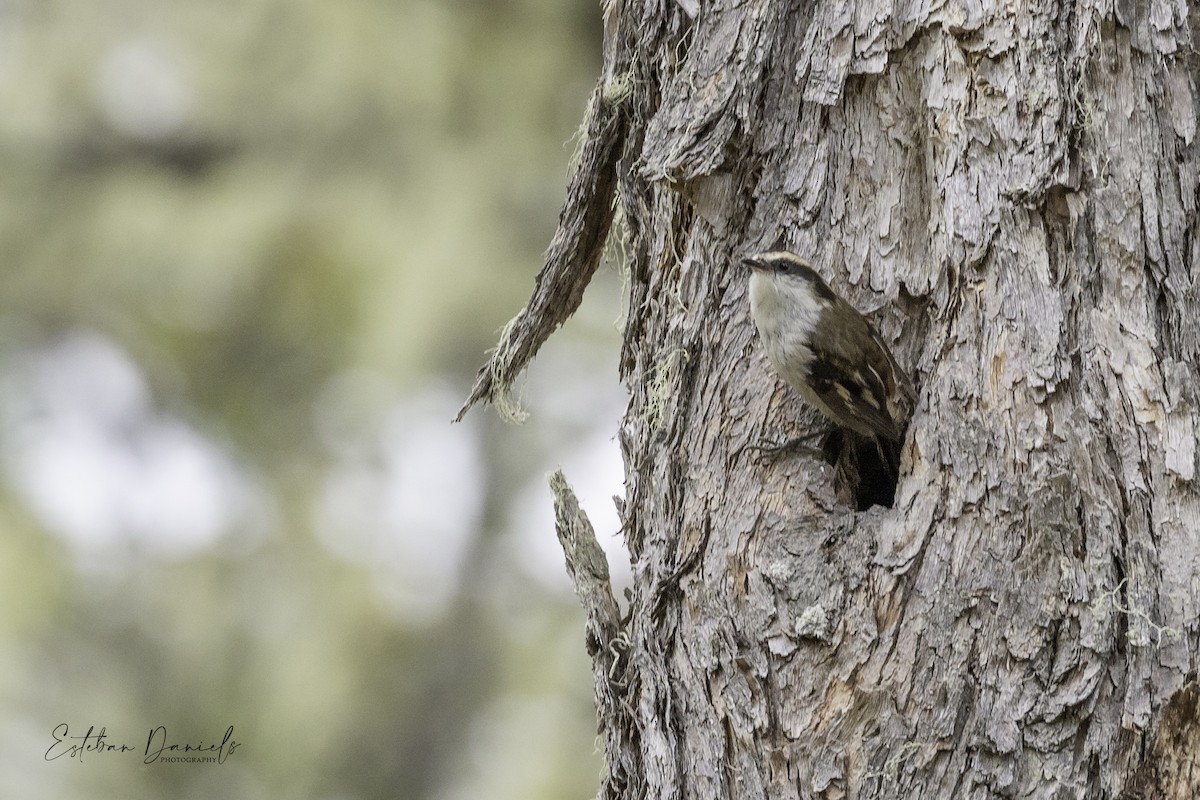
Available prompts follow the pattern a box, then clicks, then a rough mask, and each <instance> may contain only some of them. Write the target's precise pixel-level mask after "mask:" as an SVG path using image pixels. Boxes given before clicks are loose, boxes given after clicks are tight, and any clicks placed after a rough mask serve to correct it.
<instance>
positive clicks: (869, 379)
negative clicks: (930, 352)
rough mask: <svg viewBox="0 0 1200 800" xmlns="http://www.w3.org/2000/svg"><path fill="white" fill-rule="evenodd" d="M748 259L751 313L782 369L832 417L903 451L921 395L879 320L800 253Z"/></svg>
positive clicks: (793, 384)
mask: <svg viewBox="0 0 1200 800" xmlns="http://www.w3.org/2000/svg"><path fill="white" fill-rule="evenodd" d="M742 261H743V263H744V264H745V265H746V266H748V267H749V268H750V270H751V274H750V280H749V295H750V316H751V318H752V319H753V320H754V325H755V327H756V328H757V329H758V334H759V337H760V338H761V340H762V343H763V347H764V349H765V350H766V354H767V360H768V361H770V363H771V365H772V366H773V367H774V368H775V371H776V372H777V373H779V375H780V377H782V378H783V379H784V381H786V382H787V383H788V384H789V385H790V386H791V387H792V388H794V389H795V390H796V391H797V392H799V393H800V396H801V397H802V398H804V400H805V401H807V402H808V403H809V404H810V405H812V406H813V407H815V408H816V409H817V410H818V411H820V412H821V414H823V415H824V416H825V417H827V418H828V419H829V420H831V421H832V422H833V423H835V424H836V425H838V426H840V427H842V428H845V429H848V430H850V431H852V432H854V433H855V434H858V435H859V436H862V437H868V438H875V439H876V440H878V441H879V442H880V444H881V446H882V449H883V450H886V451H887V452H892V453H897V454H898V451H899V445H900V443H901V441H902V440H903V438H904V433H905V430H906V429H907V426H908V420H909V418H910V417H911V415H912V411H913V409H914V408H915V406H916V399H917V397H916V393H915V391H914V390H913V388H912V382H911V381H910V380H909V378H908V375H907V374H905V372H904V370H903V369H902V368H901V367H900V365H899V364H898V363H897V362H896V358H895V356H893V355H892V352H891V350H889V349H888V346H887V344H886V343H885V342H884V341H883V339H882V338H881V337H880V336H879V333H878V332H877V331H876V330H875V328H874V326H872V325H871V323H870V322H868V321H867V319H866V317H864V316H863V315H862V314H860V313H859V312H858V310H857V309H855V308H854V306H852V305H850V303H848V302H847V301H846V300H845V299H844V298H842V297H841V296H840V295H838V294H837V293H836V292H834V291H833V289H831V288H830V287H829V284H828V283H826V282H825V280H824V279H823V278H822V277H821V276H820V274H818V273H817V271H816V270H815V269H813V266H812V264H810V263H809V262H808V261H807V260H805V259H804V258H802V257H801V256H798V255H796V254H795V253H791V252H787V251H785V250H772V251H768V252H762V253H756V254H754V255H750V256H746V257H745V258H743V259H742ZM787 446H788V445H785V447H787ZM896 466H897V467H898V464H897V465H896Z"/></svg>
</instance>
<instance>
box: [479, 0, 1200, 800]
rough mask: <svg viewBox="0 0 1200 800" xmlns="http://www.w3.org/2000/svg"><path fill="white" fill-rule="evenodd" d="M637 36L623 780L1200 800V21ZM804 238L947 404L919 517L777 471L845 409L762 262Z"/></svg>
mask: <svg viewBox="0 0 1200 800" xmlns="http://www.w3.org/2000/svg"><path fill="white" fill-rule="evenodd" d="M606 24H608V25H609V27H608V30H609V32H610V35H609V36H608V37H607V40H608V44H609V46H608V47H607V49H606V60H605V78H606V81H612V80H615V79H616V78H617V77H620V78H621V81H620V85H621V86H626V87H628V94H627V95H626V94H625V93H622V97H623V102H622V106H621V108H622V110H623V113H624V115H625V116H623V117H622V119H623V126H624V127H622V128H621V131H622V134H621V137H622V146H621V148H620V150H621V152H620V153H619V155H616V154H615V153H616V151H615V150H613V151H612V152H613V153H614V155H612V156H611V158H614V159H615V161H614V162H612V163H615V172H616V177H615V180H616V182H617V193H618V197H619V201H620V210H621V215H622V219H623V220H624V224H625V233H626V238H627V244H628V252H629V253H630V265H629V266H630V275H631V285H630V294H629V296H630V308H629V314H628V325H627V328H626V335H625V342H624V349H623V353H622V359H621V364H622V367H621V369H622V377H623V378H624V379H625V380H626V382H627V384H628V386H629V390H630V405H629V409H628V411H627V413H626V416H625V419H624V421H623V425H622V429H621V431H620V441H621V445H622V450H623V454H624V458H625V466H626V499H625V502H624V505H623V508H622V524H623V531H624V533H625V536H626V541H627V543H628V545H629V549H630V554H631V558H632V560H633V573H634V576H635V584H634V587H633V591H632V595H631V598H630V608H629V611H628V618H627V622H626V623H625V625H624V627H623V628H622V629H621V634H620V636H619V637H618V640H619V641H620V642H621V645H620V647H619V648H618V650H619V652H620V653H621V655H620V659H619V660H620V664H621V666H620V667H619V668H618V673H619V676H620V677H619V681H618V682H612V681H610V682H609V683H608V684H605V685H604V688H605V691H610V692H611V694H606V695H602V694H601V690H600V687H601V680H600V678H599V677H598V678H597V686H598V689H597V697H598V703H599V707H600V714H601V723H602V725H604V726H605V730H606V742H607V752H606V755H607V759H608V763H609V765H610V769H609V774H608V776H607V777H606V779H605V783H604V787H603V790H602V792H603V794H604V796H606V797H618V796H620V797H632V798H643V797H647V798H651V797H652V798H656V800H657V799H658V798H667V799H668V800H674V799H675V798H679V799H680V800H684V799H686V800H692V799H693V798H694V799H695V800H709V799H710V798H711V799H713V800H716V799H717V798H722V799H724V798H730V799H732V798H738V799H739V800H741V798H758V797H770V798H780V799H785V798H797V799H799V798H804V799H805V800H809V799H813V800H815V799H817V798H820V799H821V800H837V799H839V798H856V799H860V800H866V799H872V800H873V799H874V798H888V799H891V798H913V799H914V800H916V799H917V798H920V799H921V800H929V799H930V798H949V799H950V800H963V799H965V800H984V799H985V798H986V799H989V800H990V798H1022V799H1024V798H1034V799H1036V800H1068V798H1074V799H1076V800H1112V799H1113V798H1117V797H1143V798H1147V800H1149V798H1153V799H1154V800H1193V797H1194V796H1195V790H1196V776H1197V775H1200V748H1198V747H1196V746H1195V743H1196V742H1197V740H1198V738H1200V732H1198V730H1197V729H1198V727H1200V720H1197V715H1196V713H1195V710H1196V708H1197V703H1196V689H1195V680H1196V676H1197V674H1200V481H1198V474H1197V467H1198V463H1197V458H1198V452H1197V447H1196V440H1197V434H1198V432H1200V313H1198V309H1200V153H1198V147H1200V145H1198V144H1197V137H1196V129H1197V125H1196V123H1197V110H1198V108H1200V86H1198V85H1197V82H1198V75H1200V70H1198V69H1197V65H1198V64H1200V60H1198V59H1197V55H1196V37H1197V33H1198V31H1197V30H1196V27H1197V25H1200V11H1195V10H1190V9H1189V8H1188V6H1187V4H1186V3H1185V2H1184V0H1147V2H1138V3H1130V2H1117V3H1116V4H1115V5H1113V4H1111V3H1107V2H1099V0H1078V2H1074V3H1070V4H1062V3H1055V2H1050V0H1027V2H1021V3H1005V2H997V0H983V2H971V3H961V2H955V1H954V0H951V1H950V2H940V3H874V2H869V1H868V0H706V2H703V3H695V2H691V0H689V1H688V2H674V3H673V2H668V1H667V0H647V1H646V2H641V3H629V4H627V5H620V4H615V3H614V4H609V5H608V6H606ZM617 28H619V29H620V30H623V31H625V32H626V33H625V34H624V36H623V37H613V36H612V35H611V31H612V30H614V29H617ZM617 40H619V41H620V46H619V47H618V46H613V45H612V42H614V41H617ZM593 124H594V121H593ZM605 152H608V151H605ZM602 160H603V159H602ZM603 161H604V163H609V162H608V161H607V160H603ZM598 163H600V162H599V161H597V164H598ZM602 182H603V179H597V185H600V184H601V183H602ZM572 202H577V201H569V203H568V206H569V207H568V209H567V210H565V211H564V220H566V219H569V218H573V217H572V215H575V214H579V213H581V210H580V209H578V208H573V207H572V206H571V203H572ZM581 219H582V218H581ZM592 219H594V220H600V219H601V217H600V216H599V215H598V216H597V217H595V218H592ZM608 219H609V218H607V217H604V218H603V220H605V221H604V225H605V226H607V224H608V221H607V220H608ZM580 224H584V223H583V222H581V223H580ZM605 229H606V228H605ZM595 233H596V235H601V234H600V231H599V229H597V231H596V232H595ZM579 240H580V241H586V242H593V243H594V242H595V241H596V239H594V238H589V237H587V236H582V235H581V238H580V239H579ZM776 244H782V245H784V246H786V247H787V249H789V250H792V251H794V252H797V253H799V254H801V255H804V256H806V257H808V258H809V260H811V261H812V262H813V263H814V265H816V266H817V267H818V268H819V269H820V271H822V272H823V274H824V275H825V277H826V279H827V280H829V281H830V283H831V284H832V285H833V287H834V288H835V290H837V291H839V293H842V294H843V295H845V296H846V297H847V299H848V300H850V301H851V302H852V303H853V304H854V305H855V306H856V307H857V308H860V309H863V310H869V309H872V308H874V309H880V311H881V313H879V314H878V315H877V319H876V322H877V323H878V328H879V329H880V332H881V334H883V336H884V337H885V338H886V339H887V340H888V342H889V344H892V345H894V346H893V348H892V349H893V352H894V353H895V354H896V356H897V357H898V359H899V361H900V362H901V364H902V365H903V366H904V367H905V368H906V369H907V370H908V372H909V373H910V374H911V375H912V376H913V377H914V379H916V382H917V384H918V385H919V386H920V387H921V394H922V400H921V403H920V405H919V407H918V409H917V411H916V414H915V416H914V418H913V421H912V425H911V428H910V432H909V436H908V438H907V441H906V442H905V447H904V453H903V464H902V469H901V475H900V480H899V484H898V486H897V490H896V498H895V508H894V509H891V510H887V511H884V510H882V509H879V508H874V509H871V510H869V511H866V512H864V513H858V514H856V513H854V512H852V511H849V510H847V509H845V508H844V507H839V506H838V505H837V504H836V503H834V502H833V500H832V496H831V478H832V476H831V475H830V474H829V473H828V471H827V470H826V469H825V468H824V467H823V466H822V465H821V464H819V463H814V462H812V461H810V460H805V459H794V460H790V461H787V462H786V463H781V464H777V465H771V466H770V467H769V468H767V467H763V466H761V465H758V464H757V463H755V462H754V461H753V459H751V458H749V457H748V455H747V453H746V452H745V446H746V444H748V443H751V442H754V441H757V440H758V439H760V438H761V437H762V436H763V435H764V434H766V433H770V434H782V433H785V432H786V433H795V432H796V431H795V430H794V429H797V428H799V429H803V428H805V427H807V426H808V425H809V424H811V422H812V419H813V417H812V414H811V412H806V411H804V410H802V408H801V407H800V406H799V405H798V404H797V403H796V401H795V398H793V397H792V396H791V395H790V394H789V393H788V392H786V391H785V390H784V389H783V388H782V387H780V386H779V385H778V384H777V383H776V381H775V380H774V379H773V378H772V375H771V372H770V370H769V369H768V367H767V366H766V364H765V362H764V359H763V357H762V353H761V348H760V347H759V344H758V343H757V342H756V341H755V340H754V338H753V336H752V333H751V330H750V324H749V321H748V319H747V309H746V298H745V276H744V275H743V274H741V272H740V271H738V270H737V269H736V267H735V266H733V264H734V263H735V256H737V255H741V254H744V253H745V252H747V251H749V250H754V249H765V248H767V247H771V246H773V245H776ZM589 274H590V273H589ZM548 281H549V279H548ZM540 291H542V287H541V286H539V292H540ZM568 294H569V293H568ZM537 298H538V293H535V299H534V301H531V305H530V315H531V316H532V315H536V314H538V313H544V314H549V317H548V320H547V321H543V322H537V321H536V320H531V321H530V322H529V323H528V326H534V327H533V328H532V329H534V330H538V331H543V333H540V334H538V335H541V336H542V338H544V335H545V333H548V332H549V331H550V330H552V329H553V327H554V326H555V325H557V324H558V322H559V321H561V317H560V316H557V314H558V313H559V312H558V311H556V310H554V309H551V308H549V307H548V306H549V304H548V303H547V302H545V301H544V300H543V301H538V300H537ZM528 326H527V327H528ZM510 338H511V337H510ZM526 338H527V339H528V340H529V341H534V340H536V341H538V342H539V343H540V341H541V340H540V339H536V337H535V336H534V337H530V336H528V335H527V336H526ZM522 352H524V351H522ZM529 352H532V351H531V350H530V351H529ZM527 357H528V355H526V356H525V357H524V358H525V359H527ZM505 363H518V362H516V361H511V362H510V361H505ZM519 363H520V364H523V363H524V361H523V360H522V361H520V362H519ZM489 392H490V388H489V387H488V386H486V385H485V386H484V387H483V389H482V390H480V391H479V395H480V396H485V395H487V394H488V393H489ZM781 429H788V430H786V431H785V430H781ZM774 438H782V437H781V436H779V435H776V436H775V437H774ZM576 582H577V586H579V585H580V572H579V570H578V569H577V568H576ZM584 594H585V593H584V592H582V591H581V596H583V595H584ZM591 602H592V605H591V606H589V609H590V610H589V626H591V625H593V624H594V623H593V622H592V614H595V613H597V612H594V611H592V610H591V608H592V607H596V608H598V607H599V606H595V601H591ZM586 603H588V601H585V604H586ZM600 605H601V606H602V605H604V604H603V603H601V604H600ZM613 613H615V612H613ZM613 613H609V612H605V614H607V615H608V616H612V615H613ZM589 630H590V628H589ZM589 637H590V638H589V642H591V643H592V644H593V645H594V644H595V643H596V642H599V641H609V642H612V641H614V640H613V639H611V638H610V639H607V640H602V639H600V638H598V637H596V636H594V635H592V634H589ZM590 646H591V645H590ZM606 654H607V655H606ZM593 658H594V659H595V664H596V674H597V675H599V674H600V673H605V674H607V672H608V670H609V669H610V668H611V664H612V663H614V662H613V661H612V659H614V658H617V656H616V654H614V653H612V652H611V650H610V649H605V648H600V649H596V651H595V653H594V655H593ZM614 687H617V688H614ZM617 708H619V709H622V712H621V713H617V712H616V711H614V709H617ZM622 714H623V716H622ZM610 726H616V727H615V729H610Z"/></svg>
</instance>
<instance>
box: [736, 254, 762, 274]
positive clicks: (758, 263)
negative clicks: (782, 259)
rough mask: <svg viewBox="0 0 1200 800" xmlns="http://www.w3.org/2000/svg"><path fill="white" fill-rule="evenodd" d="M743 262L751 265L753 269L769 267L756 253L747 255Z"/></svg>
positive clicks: (748, 265)
mask: <svg viewBox="0 0 1200 800" xmlns="http://www.w3.org/2000/svg"><path fill="white" fill-rule="evenodd" d="M742 263H743V264H745V265H746V266H747V267H749V268H750V269H752V270H754V269H766V268H767V265H766V264H765V263H764V262H763V260H762V259H761V258H759V257H758V256H756V255H754V256H746V257H745V258H743V259H742Z"/></svg>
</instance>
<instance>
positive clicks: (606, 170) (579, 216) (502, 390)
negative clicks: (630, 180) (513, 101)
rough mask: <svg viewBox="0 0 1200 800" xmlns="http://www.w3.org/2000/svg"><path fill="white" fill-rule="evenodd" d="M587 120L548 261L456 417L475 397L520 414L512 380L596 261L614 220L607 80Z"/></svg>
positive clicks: (612, 124)
mask: <svg viewBox="0 0 1200 800" xmlns="http://www.w3.org/2000/svg"><path fill="white" fill-rule="evenodd" d="M589 107H590V109H591V120H590V121H589V122H588V123H587V132H586V133H585V134H584V142H583V152H582V155H581V157H580V159H579V166H578V168H576V170H575V174H574V176H573V177H572V178H571V184H570V187H569V188H568V189H567V200H566V204H565V205H564V206H563V211H562V215H561V216H560V218H559V221H558V228H557V230H555V232H554V238H553V239H552V240H551V242H550V247H549V249H548V250H547V251H546V264H545V266H543V267H542V271H541V272H539V273H538V276H537V282H536V286H535V288H534V290H533V296H532V297H530V298H529V303H528V304H527V305H526V306H525V308H524V309H522V310H521V313H520V314H518V315H517V317H516V318H515V319H513V320H512V322H510V323H509V324H508V325H507V326H506V327H505V329H504V333H503V334H502V337H501V340H500V343H499V344H498V345H496V349H495V351H494V352H493V353H492V357H491V360H490V361H489V362H488V363H487V364H485V365H484V366H483V368H482V369H480V371H479V375H478V377H476V379H475V385H474V387H472V389H471V394H470V396H469V397H468V398H467V402H466V403H464V404H463V407H462V408H461V409H459V411H458V416H457V417H455V422H457V421H459V420H461V419H462V418H463V415H464V414H466V413H467V411H468V410H469V409H470V408H471V406H473V405H475V403H477V402H479V401H480V400H486V401H488V402H489V403H492V404H494V405H495V406H496V407H497V408H498V409H499V410H500V411H501V412H502V413H503V414H504V415H505V416H506V417H509V418H519V417H520V415H521V412H520V411H519V410H517V409H515V408H514V407H513V406H512V404H511V401H510V400H508V394H509V392H510V391H511V389H512V382H513V381H514V380H515V379H516V377H517V375H519V374H520V373H521V370H523V369H524V368H525V366H526V365H527V364H528V363H529V360H530V359H531V358H533V356H534V355H535V354H536V353H537V351H538V349H539V348H540V347H541V346H542V344H543V343H544V342H545V341H546V339H548V338H549V337H550V334H551V333H553V332H554V331H555V330H556V329H557V328H558V326H560V325H562V324H563V322H565V321H566V320H567V319H568V318H569V317H570V316H571V315H572V314H574V313H575V310H576V309H577V308H579V303H580V302H581V301H582V300H583V290H584V289H586V288H587V285H588V283H590V282H591V280H592V275H593V274H595V272H596V267H598V266H599V265H600V256H601V255H602V253H603V250H604V242H605V240H606V239H607V237H608V229H609V227H610V226H611V225H612V218H613V208H614V207H613V192H614V191H615V189H616V185H617V181H616V158H617V155H618V153H620V151H621V142H622V138H623V136H624V126H623V124H622V119H621V117H622V113H621V111H620V109H619V107H618V106H617V105H616V104H614V103H612V102H609V101H606V98H605V86H604V83H603V82H601V85H600V86H598V87H596V90H595V91H594V92H593V93H592V101H591V104H590V106H589Z"/></svg>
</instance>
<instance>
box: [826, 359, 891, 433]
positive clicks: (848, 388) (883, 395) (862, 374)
mask: <svg viewBox="0 0 1200 800" xmlns="http://www.w3.org/2000/svg"><path fill="white" fill-rule="evenodd" d="M885 353H886V351H885ZM885 353H879V354H875V353H871V354H860V355H863V356H867V357H865V358H855V359H853V360H847V359H844V358H840V357H839V356H837V355H836V354H834V353H832V352H830V351H828V350H823V349H821V348H819V347H818V348H814V349H813V356H814V358H813V363H812V367H811V369H810V371H809V385H810V386H811V387H812V389H813V391H814V392H815V393H816V394H817V396H818V397H819V398H821V401H822V402H823V403H825V405H826V406H827V407H828V408H829V409H830V411H832V412H833V414H834V415H835V421H836V422H838V423H839V424H841V425H843V426H845V427H847V428H850V429H852V430H854V431H856V432H858V433H861V434H863V435H864V436H871V435H876V436H882V437H884V438H886V439H891V440H893V441H896V440H899V438H900V430H899V427H898V426H897V424H896V422H895V420H893V419H892V415H891V412H890V410H889V408H888V396H889V391H888V385H889V383H894V381H895V379H894V377H893V376H892V372H891V369H890V365H889V364H888V363H887V360H888V357H887V356H886V355H885ZM879 358H883V363H882V364H881V363H880V362H879Z"/></svg>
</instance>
